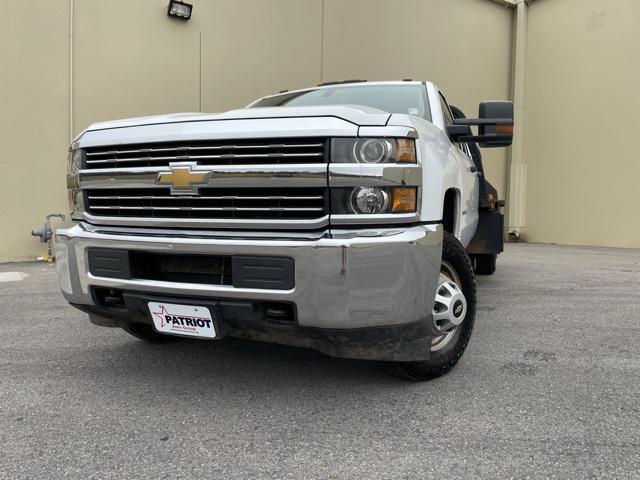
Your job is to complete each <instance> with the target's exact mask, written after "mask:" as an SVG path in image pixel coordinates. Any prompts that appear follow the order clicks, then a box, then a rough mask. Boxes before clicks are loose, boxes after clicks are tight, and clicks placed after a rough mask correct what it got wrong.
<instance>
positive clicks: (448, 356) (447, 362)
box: [394, 232, 476, 382]
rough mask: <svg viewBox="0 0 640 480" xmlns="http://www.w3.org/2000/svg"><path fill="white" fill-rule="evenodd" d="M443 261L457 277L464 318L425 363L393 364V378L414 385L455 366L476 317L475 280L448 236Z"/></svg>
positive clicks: (465, 257)
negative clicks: (408, 381) (463, 305)
mask: <svg viewBox="0 0 640 480" xmlns="http://www.w3.org/2000/svg"><path fill="white" fill-rule="evenodd" d="M442 260H443V261H445V262H447V263H449V265H451V266H452V267H453V268H454V269H455V271H456V273H457V274H458V276H459V277H460V283H461V288H462V292H463V293H464V296H465V298H466V300H467V315H466V317H465V319H464V321H463V322H462V323H461V324H460V325H459V326H458V327H457V329H456V332H455V334H454V336H453V338H452V339H451V341H450V342H449V343H448V344H447V345H446V346H445V347H444V348H442V349H441V350H438V351H436V352H431V355H430V357H429V359H428V360H426V361H420V362H397V363H396V364H394V367H395V368H394V370H395V373H396V375H399V376H401V377H403V378H406V379H409V380H413V381H417V382H423V381H426V380H432V379H434V378H437V377H440V376H442V375H444V374H445V373H447V372H448V371H449V370H451V369H452V368H453V367H454V366H455V364H456V363H458V360H460V357H462V354H463V353H464V351H465V349H466V348H467V345H468V344H469V339H470V338H471V332H472V331H473V322H474V321H475V317H476V279H475V276H474V274H473V267H472V265H471V260H470V259H469V256H468V255H467V252H466V250H465V248H464V247H463V246H462V244H461V243H460V242H459V241H458V239H457V238H456V237H454V236H453V235H452V234H450V233H449V232H444V240H443V245H442ZM433 293H434V295H435V292H433Z"/></svg>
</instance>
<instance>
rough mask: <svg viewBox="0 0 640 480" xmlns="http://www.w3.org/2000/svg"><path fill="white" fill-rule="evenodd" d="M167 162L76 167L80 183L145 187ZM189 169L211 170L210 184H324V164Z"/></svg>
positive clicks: (165, 168) (151, 184) (164, 169)
mask: <svg viewBox="0 0 640 480" xmlns="http://www.w3.org/2000/svg"><path fill="white" fill-rule="evenodd" d="M169 171H170V170H169V167H168V166H156V167H133V168H105V169H84V170H81V171H80V177H79V178H80V187H81V188H84V189H87V188H91V189H94V188H95V189H98V188H114V187H118V188H146V187H150V188H151V187H156V188H159V189H166V187H162V186H157V185H156V179H157V178H158V173H161V172H169ZM191 172H193V173H198V172H211V173H212V174H211V177H210V179H209V181H208V183H209V186H210V187H224V188H252V187H326V186H327V165H324V164H313V163H311V164H297V165H277V164H276V165H273V164H271V165H218V166H210V167H207V166H201V165H197V166H195V167H194V168H192V169H191Z"/></svg>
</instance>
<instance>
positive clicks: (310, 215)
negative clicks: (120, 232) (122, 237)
mask: <svg viewBox="0 0 640 480" xmlns="http://www.w3.org/2000/svg"><path fill="white" fill-rule="evenodd" d="M85 200H86V202H85V205H86V208H87V213H89V214H90V215H97V216H103V215H107V216H113V217H120V218H122V217H137V218H150V219H154V220H156V219H157V220H159V219H161V218H169V219H183V220H185V221H189V220H192V219H207V218H210V219H219V220H275V221H277V220H292V221H293V220H295V221H298V220H318V219H321V218H323V217H325V216H326V215H327V214H328V211H327V210H328V209H327V203H328V202H327V189H326V188H308V189H307V188H243V189H236V188H222V189H211V188H203V189H202V196H198V195H188V196H172V195H171V194H170V192H169V189H167V188H142V189H127V188H118V189H108V190H103V189H99V190H93V189H91V190H86V192H85Z"/></svg>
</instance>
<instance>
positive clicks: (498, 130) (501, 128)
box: [496, 125, 513, 134]
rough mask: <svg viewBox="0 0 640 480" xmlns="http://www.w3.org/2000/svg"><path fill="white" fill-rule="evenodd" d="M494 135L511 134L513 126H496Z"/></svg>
mask: <svg viewBox="0 0 640 480" xmlns="http://www.w3.org/2000/svg"><path fill="white" fill-rule="evenodd" d="M496 133H501V134H505V133H506V134H513V125H496Z"/></svg>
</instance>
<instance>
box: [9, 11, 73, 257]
mask: <svg viewBox="0 0 640 480" xmlns="http://www.w3.org/2000/svg"><path fill="white" fill-rule="evenodd" d="M10 3H11V5H12V7H11V9H10V10H11V11H10V13H9V12H8V11H5V12H4V13H3V14H2V15H0V75H1V77H0V78H1V81H0V85H1V88H0V172H1V173H0V176H1V178H2V189H0V205H2V207H1V209H0V212H1V213H0V229H1V230H2V235H0V261H3V260H19V259H27V258H31V259H32V258H33V257H34V256H35V255H36V254H40V253H43V252H45V251H46V248H44V247H43V246H42V245H40V244H38V242H37V240H36V239H35V238H33V237H31V236H30V231H31V229H32V228H34V227H37V226H39V225H40V224H42V223H43V222H44V215H45V214H46V213H50V212H55V211H62V212H66V210H67V200H66V198H67V194H66V190H65V173H66V152H67V148H68V145H69V128H68V124H69V109H68V102H69V97H68V69H69V62H68V56H67V50H68V49H67V38H68V30H69V23H68V21H69V11H68V2H64V1H56V2H52V1H51V0H38V1H36V0H32V1H29V2H20V4H19V8H13V7H15V6H16V4H14V3H12V2H3V4H4V5H7V6H9V4H10Z"/></svg>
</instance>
